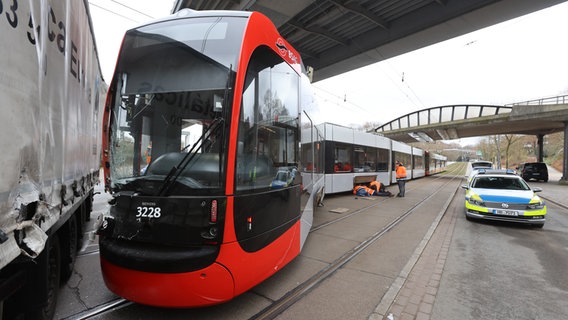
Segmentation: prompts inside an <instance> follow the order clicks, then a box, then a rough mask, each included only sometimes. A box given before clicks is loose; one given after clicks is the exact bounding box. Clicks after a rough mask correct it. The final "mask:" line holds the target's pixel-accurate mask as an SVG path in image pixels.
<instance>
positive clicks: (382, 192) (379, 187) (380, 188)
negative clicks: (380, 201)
mask: <svg viewBox="0 0 568 320" xmlns="http://www.w3.org/2000/svg"><path fill="white" fill-rule="evenodd" d="M369 188H371V189H373V190H375V194H374V195H376V196H382V197H392V196H393V194H392V193H391V192H390V191H386V189H385V185H384V184H382V183H381V182H380V181H371V182H370V183H369Z"/></svg>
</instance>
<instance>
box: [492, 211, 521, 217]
mask: <svg viewBox="0 0 568 320" xmlns="http://www.w3.org/2000/svg"><path fill="white" fill-rule="evenodd" d="M493 213H494V214H498V215H502V216H518V215H519V212H518V211H515V210H493Z"/></svg>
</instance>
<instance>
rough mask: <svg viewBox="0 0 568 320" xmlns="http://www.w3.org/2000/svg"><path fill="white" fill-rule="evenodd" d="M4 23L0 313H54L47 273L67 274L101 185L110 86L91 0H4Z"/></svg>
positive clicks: (0, 2)
mask: <svg viewBox="0 0 568 320" xmlns="http://www.w3.org/2000/svg"><path fill="white" fill-rule="evenodd" d="M16 3H17V5H16ZM0 30H1V36H0V41H1V42H2V44H1V45H0V67H1V69H2V72H1V73H0V108H1V109H0V110H2V115H1V116H0V130H1V133H2V134H0V151H1V152H2V162H1V164H2V165H1V166H0V319H10V318H11V317H14V318H16V317H22V315H23V316H24V318H26V319H27V318H32V317H34V318H37V317H36V316H40V318H50V317H51V316H52V315H53V310H54V307H55V302H54V301H52V300H53V299H49V294H51V293H53V291H52V290H56V289H57V287H58V285H59V283H57V284H56V285H55V283H50V280H49V279H48V278H54V277H53V275H54V272H57V273H58V274H60V276H59V278H61V279H64V278H65V277H66V276H68V275H69V274H70V270H69V268H72V263H73V262H74V256H75V255H76V250H77V248H78V246H77V245H78V240H79V239H78V238H79V237H80V235H81V228H82V224H83V222H84V221H85V219H88V217H89V212H90V209H91V205H92V196H93V188H94V185H95V184H96V183H98V178H99V174H98V173H99V167H100V153H101V117H102V111H103V110H102V108H103V103H104V96H105V95H106V84H105V83H104V80H103V78H102V76H101V71H100V66H99V61H98V55H97V51H96V45H95V40H94V35H93V31H92V26H91V20H90V15H89V10H88V3H87V1H86V0H85V1H56V0H48V1H17V2H16V1H6V0H0ZM54 268H55V269H57V270H55V269H54ZM27 273H31V274H33V276H27ZM22 292H23V293H24V294H22ZM30 293H32V294H30ZM23 297H25V298H23ZM8 302H9V303H8ZM34 312H35V313H34ZM27 313H29V314H27ZM40 318H37V319H40Z"/></svg>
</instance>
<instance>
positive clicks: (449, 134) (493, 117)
mask: <svg viewBox="0 0 568 320" xmlns="http://www.w3.org/2000/svg"><path fill="white" fill-rule="evenodd" d="M561 131H563V132H564V162H563V170H562V179H561V180H563V181H568V172H567V169H568V157H567V156H566V154H568V153H567V150H568V141H567V139H566V137H568V96H559V97H552V98H546V99H539V100H532V101H525V102H521V103H515V104H511V105H506V106H492V105H452V106H441V107H434V108H428V109H424V110H419V111H415V112H412V113H409V114H406V115H404V116H402V117H399V118H397V119H394V120H392V121H390V122H388V123H386V124H384V125H382V126H380V127H378V128H376V129H375V132H376V133H378V134H381V135H384V136H386V137H389V138H391V139H393V140H397V141H402V142H406V143H410V142H417V141H422V142H431V141H434V140H454V139H461V138H469V137H479V136H487V135H498V134H524V135H535V136H537V141H538V158H539V161H542V159H543V150H544V136H545V135H547V134H551V133H555V132H561Z"/></svg>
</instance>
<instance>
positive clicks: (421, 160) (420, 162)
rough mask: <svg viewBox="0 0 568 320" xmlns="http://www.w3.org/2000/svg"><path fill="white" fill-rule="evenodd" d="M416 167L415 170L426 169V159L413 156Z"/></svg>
mask: <svg viewBox="0 0 568 320" xmlns="http://www.w3.org/2000/svg"><path fill="white" fill-rule="evenodd" d="M412 158H413V163H414V167H413V169H424V157H422V156H412Z"/></svg>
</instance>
